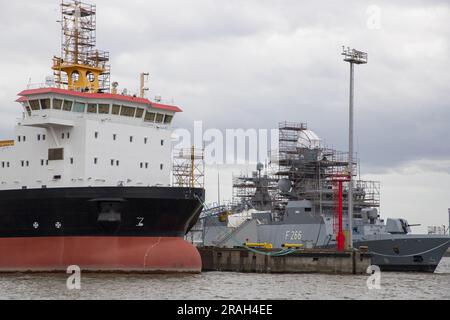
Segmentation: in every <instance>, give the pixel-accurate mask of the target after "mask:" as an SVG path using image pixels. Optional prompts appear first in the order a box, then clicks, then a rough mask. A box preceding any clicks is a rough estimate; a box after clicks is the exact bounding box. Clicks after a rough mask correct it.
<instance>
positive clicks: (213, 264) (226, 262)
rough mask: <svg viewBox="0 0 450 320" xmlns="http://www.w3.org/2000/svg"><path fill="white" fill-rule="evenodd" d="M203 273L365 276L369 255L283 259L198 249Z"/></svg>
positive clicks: (318, 253)
mask: <svg viewBox="0 0 450 320" xmlns="http://www.w3.org/2000/svg"><path fill="white" fill-rule="evenodd" d="M198 250H199V252H200V255H201V257H202V271H234V272H257V273H329V274H365V273H366V270H367V267H368V266H369V265H370V255H369V254H367V253H362V252H359V251H354V252H353V254H352V252H349V251H346V252H336V251H325V250H315V249H311V250H299V251H298V252H295V253H291V254H289V255H285V256H270V255H267V254H262V253H254V252H251V251H249V250H247V249H245V248H217V247H205V248H198Z"/></svg>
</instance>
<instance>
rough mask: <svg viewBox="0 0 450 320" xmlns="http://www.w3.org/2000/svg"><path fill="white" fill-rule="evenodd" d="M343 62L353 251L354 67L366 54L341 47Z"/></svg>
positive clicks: (349, 214)
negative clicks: (347, 75)
mask: <svg viewBox="0 0 450 320" xmlns="http://www.w3.org/2000/svg"><path fill="white" fill-rule="evenodd" d="M342 55H343V56H344V61H345V62H348V63H350V97H349V98H350V101H349V130H348V176H349V182H348V183H349V188H348V236H347V237H348V241H347V244H348V248H349V249H350V250H351V249H353V96H354V65H355V64H366V63H367V53H366V52H362V51H358V50H355V49H350V48H349V47H347V48H345V47H344V46H342Z"/></svg>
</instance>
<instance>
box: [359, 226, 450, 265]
mask: <svg viewBox="0 0 450 320" xmlns="http://www.w3.org/2000/svg"><path fill="white" fill-rule="evenodd" d="M449 244H450V237H449V236H438V235H374V236H369V237H364V238H361V239H359V240H357V241H354V246H355V247H360V246H367V247H368V249H369V252H370V254H371V255H372V264H373V265H377V266H379V267H380V269H381V270H382V271H413V272H434V271H435V269H436V267H437V265H438V264H439V261H441V258H442V257H443V256H444V254H445V252H446V251H447V249H448V247H449Z"/></svg>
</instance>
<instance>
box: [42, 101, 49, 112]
mask: <svg viewBox="0 0 450 320" xmlns="http://www.w3.org/2000/svg"><path fill="white" fill-rule="evenodd" d="M41 109H42V110H47V109H50V99H41Z"/></svg>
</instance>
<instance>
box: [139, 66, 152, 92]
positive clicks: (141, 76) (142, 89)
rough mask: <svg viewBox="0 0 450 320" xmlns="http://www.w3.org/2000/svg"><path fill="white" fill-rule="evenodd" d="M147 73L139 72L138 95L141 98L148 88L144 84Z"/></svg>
mask: <svg viewBox="0 0 450 320" xmlns="http://www.w3.org/2000/svg"><path fill="white" fill-rule="evenodd" d="M149 75H150V74H149V73H146V72H143V73H141V74H140V86H139V96H140V97H141V98H145V92H146V91H148V90H149V89H148V88H146V87H145V84H146V83H147V82H148V77H149Z"/></svg>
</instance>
